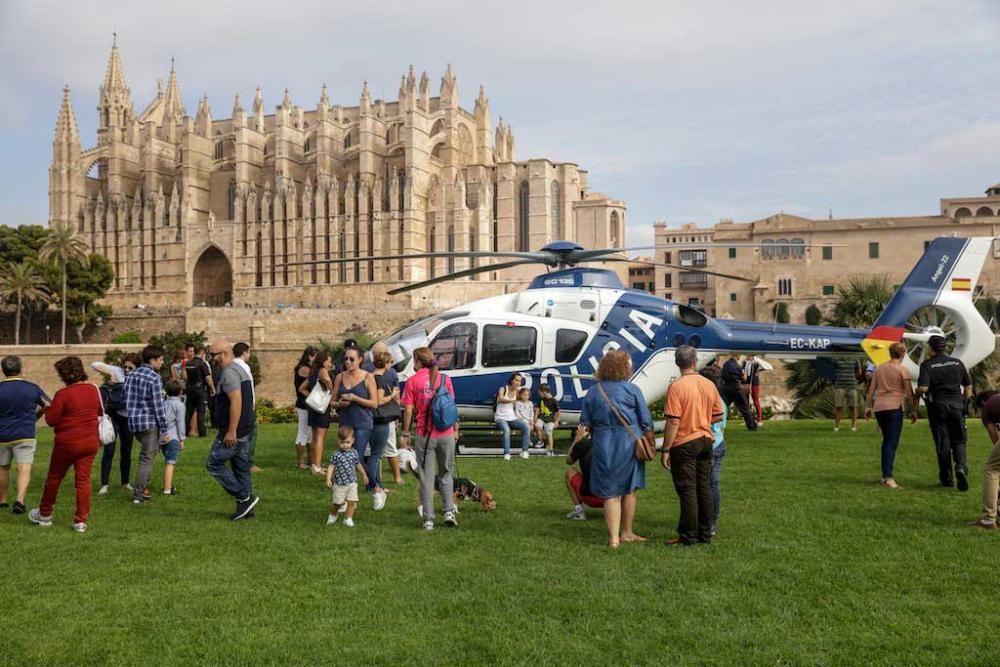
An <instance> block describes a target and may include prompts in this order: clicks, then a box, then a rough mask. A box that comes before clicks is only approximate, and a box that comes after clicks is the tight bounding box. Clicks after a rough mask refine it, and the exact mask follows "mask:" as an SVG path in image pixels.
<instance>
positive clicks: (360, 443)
mask: <svg viewBox="0 0 1000 667" xmlns="http://www.w3.org/2000/svg"><path fill="white" fill-rule="evenodd" d="M377 392H378V390H377V389H376V387H375V378H374V377H373V376H372V374H371V373H368V372H367V371H365V370H364V369H362V368H361V350H359V349H358V348H356V347H350V348H348V349H347V351H345V352H344V372H343V373H341V374H340V375H338V376H337V378H336V380H334V383H333V400H334V405H336V407H337V414H338V415H339V417H340V425H341V426H350V427H351V428H353V429H354V448H355V449H356V450H358V460H359V461H362V462H364V466H365V471H366V472H367V470H368V459H369V458H372V459H375V456H374V454H375V452H374V451H372V452H371V453H370V454H368V455H367V456H366V453H368V447H369V445H371V444H372V443H371V437H372V429H373V428H374V426H375V408H376V406H377V405H378V393H377ZM382 448H383V449H384V448H385V442H384V441H383V443H382ZM372 449H373V450H374V445H373V446H372ZM378 454H379V458H377V459H375V461H378V462H380V461H381V457H382V452H379V453H378ZM379 465H381V464H380V463H379ZM368 488H369V490H371V489H372V479H371V475H369V476H368ZM376 495H379V494H376ZM373 501H374V502H375V503H376V504H377V505H378V506H379V507H381V506H382V505H384V504H385V497H381V498H373Z"/></svg>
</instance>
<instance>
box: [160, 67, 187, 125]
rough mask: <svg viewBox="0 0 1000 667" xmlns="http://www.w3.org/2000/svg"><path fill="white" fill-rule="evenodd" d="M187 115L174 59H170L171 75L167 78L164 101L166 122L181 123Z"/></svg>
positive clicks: (164, 118)
mask: <svg viewBox="0 0 1000 667" xmlns="http://www.w3.org/2000/svg"><path fill="white" fill-rule="evenodd" d="M186 115H187V109H185V108H184V100H182V99H181V87H180V85H178V83H177V72H176V70H174V59H173V58H171V59H170V75H169V76H168V77H167V96H166V98H165V99H164V100H163V120H164V122H170V123H179V122H181V119H182V118H184V116H186Z"/></svg>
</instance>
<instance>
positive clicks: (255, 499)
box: [232, 494, 260, 521]
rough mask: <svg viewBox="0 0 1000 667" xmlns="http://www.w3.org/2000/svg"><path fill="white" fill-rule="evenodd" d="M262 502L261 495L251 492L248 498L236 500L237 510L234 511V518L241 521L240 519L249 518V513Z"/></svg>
mask: <svg viewBox="0 0 1000 667" xmlns="http://www.w3.org/2000/svg"><path fill="white" fill-rule="evenodd" d="M259 502H260V496H255V495H253V494H251V495H250V496H249V497H248V498H244V499H243V500H237V501H236V511H235V512H234V513H233V516H232V520H233V521H239V520H240V519H244V518H247V515H248V514H250V512H252V511H253V508H254V507H256V506H257V503H259Z"/></svg>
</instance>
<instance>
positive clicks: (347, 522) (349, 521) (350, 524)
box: [344, 517, 354, 528]
mask: <svg viewBox="0 0 1000 667" xmlns="http://www.w3.org/2000/svg"><path fill="white" fill-rule="evenodd" d="M344 525H345V526H347V527H348V528H354V519H352V518H351V517H346V518H345V519H344Z"/></svg>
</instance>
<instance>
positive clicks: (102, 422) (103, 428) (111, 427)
mask: <svg viewBox="0 0 1000 667" xmlns="http://www.w3.org/2000/svg"><path fill="white" fill-rule="evenodd" d="M94 389H97V400H98V401H100V402H101V411H100V412H99V413H97V438H98V439H99V440H100V441H101V444H102V445H110V444H112V443H113V442H114V441H115V437H116V434H115V424H114V422H113V421H111V417H110V416H109V415H108V413H107V412H105V411H104V397H103V396H101V390H100V388H99V387H98V386H97V385H94Z"/></svg>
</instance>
